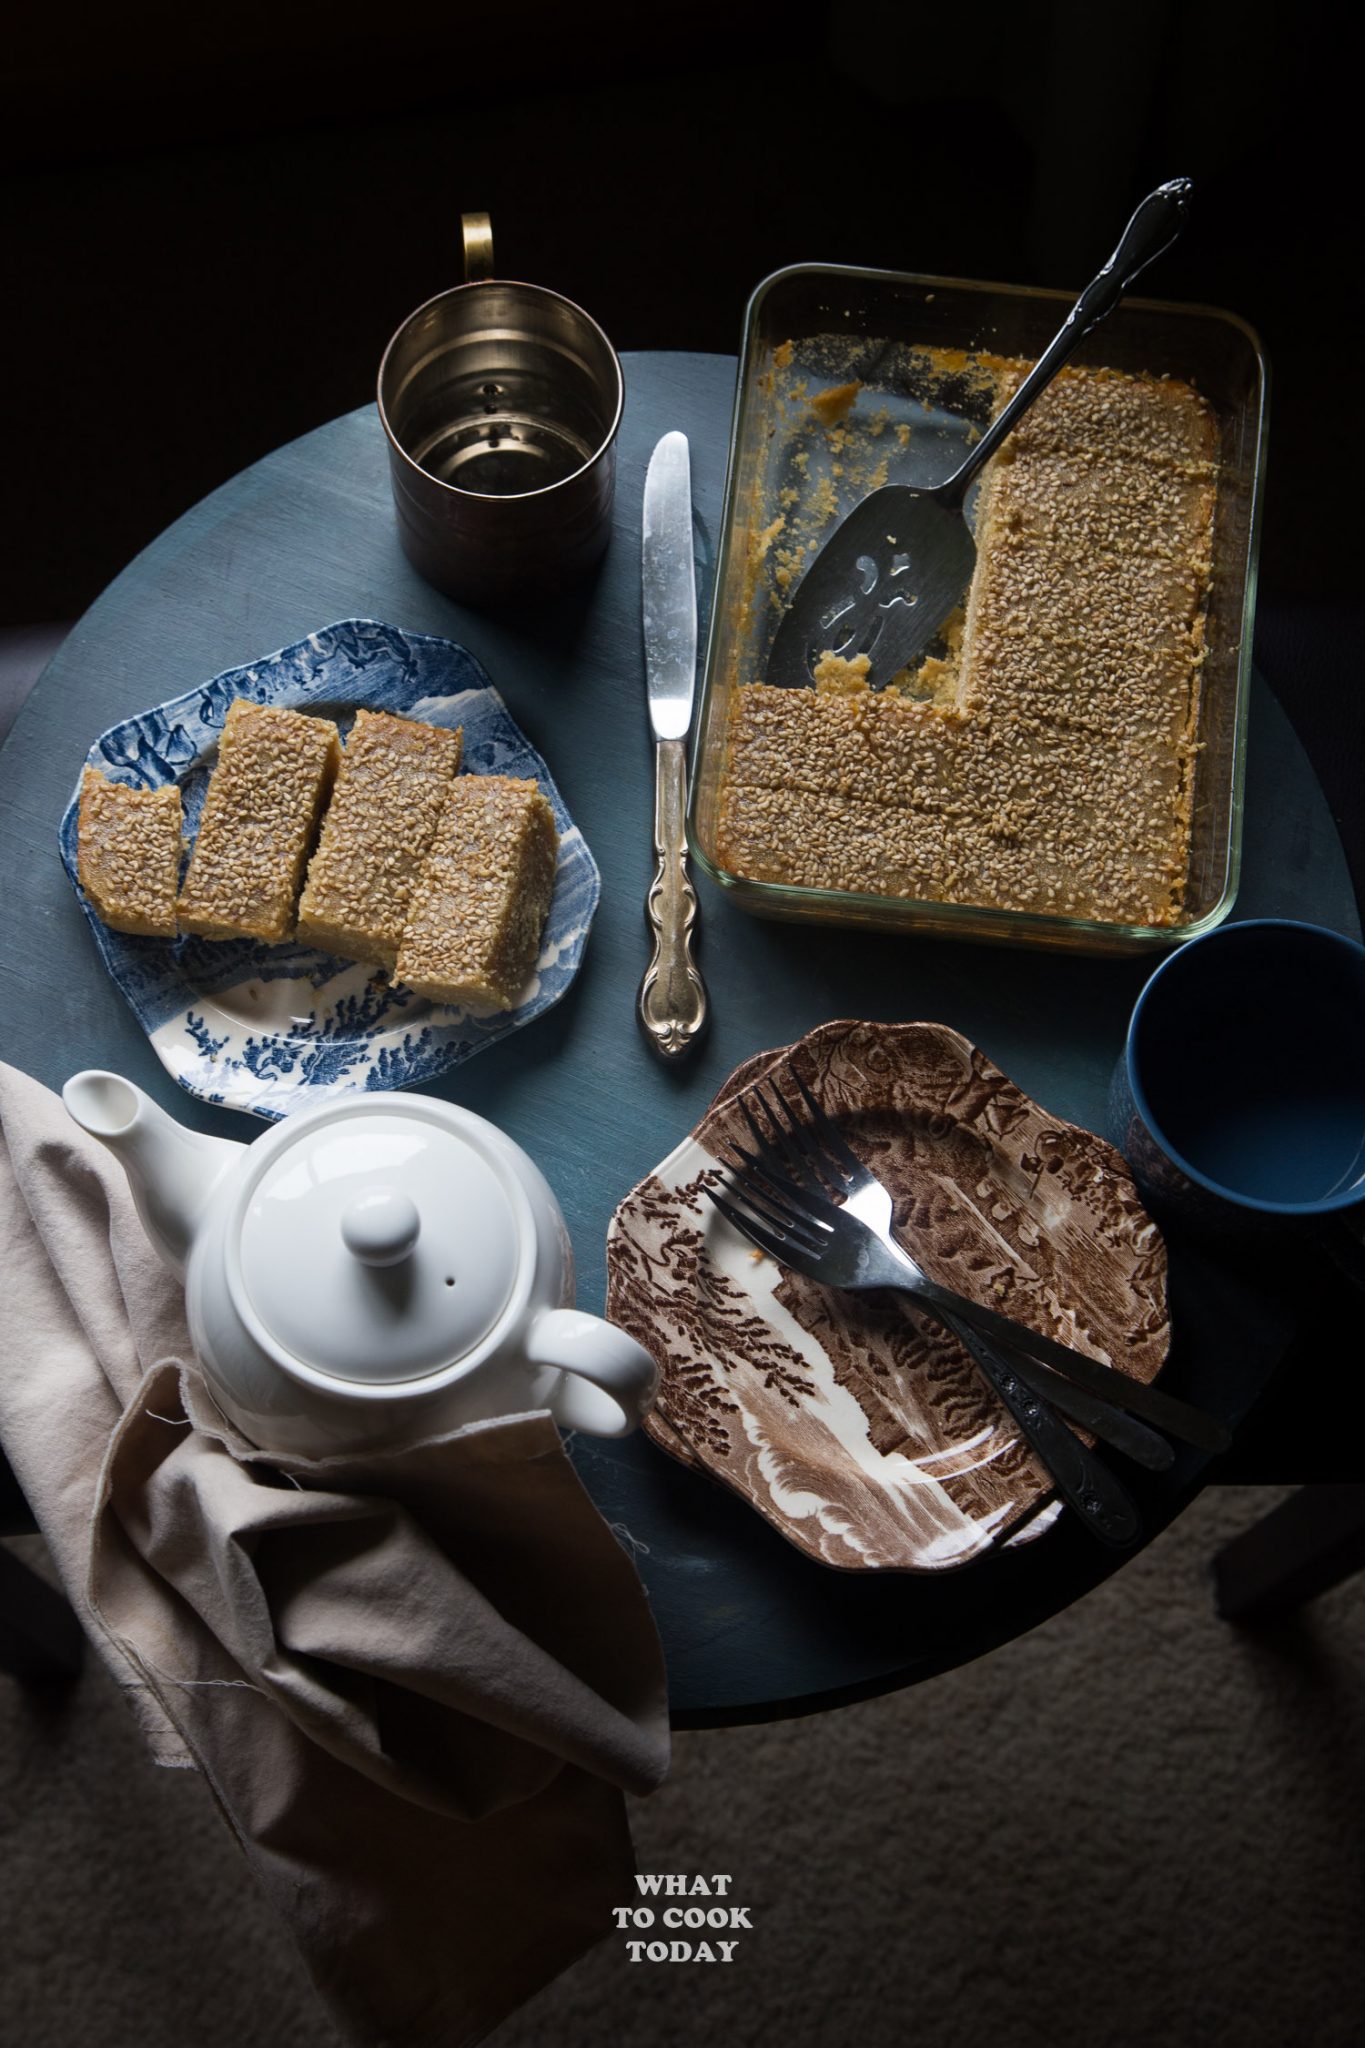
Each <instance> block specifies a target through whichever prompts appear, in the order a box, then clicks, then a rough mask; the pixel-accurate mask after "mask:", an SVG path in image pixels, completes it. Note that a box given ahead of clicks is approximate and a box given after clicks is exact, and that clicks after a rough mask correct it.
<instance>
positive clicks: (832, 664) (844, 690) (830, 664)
mask: <svg viewBox="0 0 1365 2048" xmlns="http://www.w3.org/2000/svg"><path fill="white" fill-rule="evenodd" d="M871 670H872V663H871V661H870V660H869V658H868V656H867V655H865V654H855V655H852V656H850V657H847V658H846V657H845V656H844V655H842V654H831V653H830V652H829V651H828V650H826V652H825V653H824V654H822V655H821V656H820V659H819V660H818V661H817V662H816V664H815V668H814V670H813V674H814V677H815V687H816V689H817V690H823V691H826V692H830V693H832V694H834V695H836V696H840V695H842V696H849V695H851V694H852V692H853V691H855V690H866V689H868V688H869V687H870V685H869V683H868V680H867V679H868V676H869V674H870V673H871Z"/></svg>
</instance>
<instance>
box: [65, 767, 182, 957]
mask: <svg viewBox="0 0 1365 2048" xmlns="http://www.w3.org/2000/svg"><path fill="white" fill-rule="evenodd" d="M181 822H182V821H181V808H180V791H179V790H178V789H177V787H176V785H175V784H174V783H173V782H172V783H167V784H166V785H165V787H164V788H161V789H130V788H129V787H128V785H127V784H126V783H123V782H110V781H108V780H107V778H106V777H105V776H103V775H101V774H100V772H99V770H98V768H89V767H87V768H86V769H85V770H84V771H83V773H82V775H81V803H80V812H79V818H78V823H77V849H78V853H77V858H78V873H79V876H80V884H81V887H82V889H84V891H85V893H86V895H87V896H88V897H89V899H90V902H91V903H92V904H93V906H94V908H95V912H96V914H97V915H98V916H99V917H102V918H103V920H104V922H105V923H106V924H107V925H109V926H111V927H112V929H113V930H114V931H116V932H130V933H132V934H134V935H135V936H137V937H141V938H154V939H173V938H174V937H175V892H176V890H177V888H178V887H179V883H180V854H181V842H180V832H181Z"/></svg>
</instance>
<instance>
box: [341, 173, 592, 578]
mask: <svg viewBox="0 0 1365 2048" xmlns="http://www.w3.org/2000/svg"><path fill="white" fill-rule="evenodd" d="M462 226H463V230H464V246H465V275H466V280H467V281H466V282H465V283H464V284H462V285H456V286H455V287H454V289H453V290H451V291H447V292H441V293H440V294H439V296H438V297H436V298H434V299H428V300H427V303H426V304H425V305H424V306H419V307H418V309H417V311H416V312H415V313H411V314H409V316H408V318H407V319H406V320H405V321H404V322H403V324H402V326H401V327H400V328H399V329H398V332H397V333H396V334H395V335H394V337H393V339H392V341H391V342H390V343H389V345H388V347H387V349H386V350H385V351H384V360H383V362H382V363H381V364H380V366H379V417H380V420H381V422H382V424H383V428H384V432H385V434H386V435H387V436H388V442H389V470H390V474H391V477H392V481H393V497H394V504H395V505H396V507H397V510H398V534H399V539H400V540H401V541H402V544H403V550H404V553H405V554H406V555H407V557H408V559H409V561H410V562H411V563H412V564H413V567H414V568H415V569H417V570H418V571H419V572H420V574H421V575H423V576H425V577H426V579H427V581H428V582H429V583H434V584H435V585H436V587H437V589H438V590H443V591H445V592H446V593H447V595H449V596H451V597H455V598H459V599H460V600H461V601H462V602H464V603H466V604H475V605H492V604H499V603H502V602H504V601H505V600H507V599H509V598H514V597H527V596H530V595H537V596H538V595H542V594H544V595H549V594H552V593H553V592H555V591H557V590H560V589H562V588H563V587H564V586H565V585H566V584H568V583H570V582H572V581H573V579H574V578H575V577H576V576H578V575H580V574H581V573H582V571H583V570H585V569H587V568H589V567H590V566H591V564H592V563H593V562H595V561H596V560H597V558H598V556H599V555H600V554H601V553H602V550H603V549H604V548H605V546H606V544H607V538H608V535H609V534H610V531H611V497H612V490H613V487H614V485H615V481H616V432H617V429H618V427H619V426H620V423H621V410H622V406H623V404H624V402H625V383H624V380H623V378H622V375H621V363H620V359H619V357H618V356H617V354H616V351H615V349H614V348H613V347H612V345H611V343H610V342H609V341H608V340H607V337H606V335H605V334H603V332H602V330H601V328H600V327H599V326H598V325H597V322H596V321H595V320H592V319H590V318H589V317H588V315H587V314H586V313H585V312H583V310H582V309H581V307H578V306H575V305H574V304H573V302H572V300H570V299H565V298H561V297H560V295H559V293H558V292H551V291H546V290H545V289H544V288H543V286H540V285H533V284H511V283H508V282H506V281H505V280H504V279H501V278H494V277H491V276H489V275H488V274H487V273H488V272H489V271H490V270H491V268H492V262H493V239H492V232H491V229H490V227H489V223H488V216H487V214H465V215H464V216H463V219H462Z"/></svg>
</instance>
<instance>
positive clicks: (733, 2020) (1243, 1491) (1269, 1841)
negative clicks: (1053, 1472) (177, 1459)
mask: <svg viewBox="0 0 1365 2048" xmlns="http://www.w3.org/2000/svg"><path fill="white" fill-rule="evenodd" d="M1282 1493H1283V1489H1278V1488H1265V1487H1256V1488H1240V1487H1239V1488H1229V1489H1224V1490H1220V1491H1216V1492H1210V1493H1207V1494H1205V1495H1204V1496H1203V1497H1202V1498H1201V1500H1200V1501H1199V1502H1197V1503H1196V1505H1195V1506H1194V1507H1193V1508H1192V1509H1191V1510H1190V1512H1189V1513H1188V1514H1187V1515H1185V1516H1184V1517H1183V1519H1182V1520H1181V1521H1180V1522H1179V1523H1178V1524H1177V1525H1176V1526H1175V1528H1173V1529H1172V1530H1170V1531H1168V1532H1167V1534H1166V1535H1165V1536H1164V1537H1163V1538H1162V1539H1161V1540H1160V1541H1158V1542H1157V1543H1155V1544H1154V1545H1153V1546H1152V1547H1151V1548H1150V1549H1149V1550H1148V1551H1146V1552H1145V1553H1144V1554H1143V1555H1142V1556H1141V1557H1140V1558H1138V1559H1136V1560H1135V1561H1134V1563H1133V1564H1131V1565H1130V1566H1129V1567H1127V1568H1126V1569H1125V1570H1124V1571H1123V1572H1122V1573H1121V1574H1120V1575H1119V1576H1118V1577H1117V1578H1115V1579H1114V1580H1112V1581H1111V1582H1110V1583H1109V1584H1108V1585H1106V1586H1104V1587H1102V1588H1101V1589H1100V1590H1099V1591H1098V1592H1096V1593H1095V1594H1093V1595H1092V1596H1091V1597H1090V1599H1088V1600H1086V1601H1084V1602H1082V1603H1081V1604H1080V1605H1079V1606H1077V1607H1075V1608H1073V1609H1071V1610H1070V1611H1069V1612H1068V1613H1066V1614H1063V1615H1060V1616H1059V1617H1057V1618H1056V1619H1055V1620H1054V1621H1052V1622H1050V1623H1049V1624H1048V1625H1047V1626H1046V1627H1044V1628H1042V1629H1039V1630H1038V1631H1037V1632H1036V1633H1034V1634H1033V1635H1031V1636H1028V1637H1026V1638H1024V1639H1023V1640H1022V1641H1020V1642H1017V1643H1014V1644H1012V1645H1010V1646H1009V1647H1008V1648H1006V1649H1004V1650H1002V1651H999V1652H997V1653H996V1654H995V1655H994V1656H991V1657H989V1658H987V1659H985V1660H983V1661H982V1662H980V1663H978V1664H975V1665H971V1666H968V1667H967V1668H966V1669H964V1670H962V1671H959V1672H956V1673H952V1674H950V1675H949V1676H947V1677H945V1678H941V1679H938V1680H936V1681H934V1682H932V1683H931V1684H928V1685H924V1686H921V1687H919V1688H917V1689H916V1690H914V1691H912V1692H909V1693H904V1694H901V1695H898V1696H894V1697H891V1698H888V1699H883V1700H877V1701H872V1702H869V1703H867V1704H865V1705H861V1706H857V1707H851V1708H847V1709H845V1710H843V1711H842V1712H839V1713H833V1714H826V1715H823V1716H820V1717H818V1718H815V1719H812V1720H806V1721H794V1722H786V1723H782V1724H778V1725H775V1726H771V1727H767V1728H749V1729H740V1730H734V1731H724V1732H720V1733H711V1734H693V1735H686V1736H683V1737H681V1738H680V1739H679V1741H678V1745H677V1755H676V1762H675V1768H674V1772H673V1775H672V1778H671V1779H670V1781H669V1783H668V1784H667V1785H666V1786H665V1787H664V1789H663V1790H662V1791H661V1792H660V1793H659V1794H658V1795H657V1796H656V1797H655V1798H654V1799H653V1800H651V1801H649V1802H644V1803H640V1804H638V1805H637V1806H636V1807H635V1809H634V1825H635V1832H636V1841H637V1846H638V1849H639V1856H640V1864H641V1868H642V1869H644V1870H647V1871H680V1872H688V1873H698V1872H699V1873H704V1874H705V1873H715V1872H724V1873H726V1874H729V1875H730V1876H731V1877H732V1879H733V1885H732V1888H731V1892H730V1897H731V1899H732V1900H733V1901H734V1902H736V1903H738V1904H742V1905H746V1906H747V1907H748V1908H749V1909H750V1917H751V1919H752V1921H753V1930H752V1932H750V1933H745V1934H741V1935H740V1937H739V1944H740V1945H739V1947H738V1949H737V1950H736V1952H735V1957H734V1960H733V1962H731V1963H730V1964H728V1965H724V1966H722V1965H720V1964H716V1965H712V1966H709V1967H708V1966H705V1965H701V1966H698V1965H696V1964H690V1965H663V1964H653V1965H651V1964H649V1963H647V1962H641V1963H638V1964H632V1963H630V1962H629V1961H628V1959H627V1955H626V1950H625V1941H626V1939H627V1937H626V1936H625V1935H624V1934H617V1933H616V1932H614V1931H612V1932H610V1933H609V1935H608V1938H607V1939H606V1940H605V1941H604V1943H603V1945H602V1946H601V1947H600V1948H599V1949H598V1950H597V1951H596V1952H595V1953H594V1954H593V1955H591V1956H590V1957H588V1958H587V1959H586V1960H585V1961H584V1962H582V1963H581V1964H580V1965H579V1966H578V1968H577V1969H575V1970H573V1971H571V1972H570V1973H569V1974H568V1975H567V1976H566V1977H564V1978H562V1979H561V1980H560V1981H559V1982H558V1983H556V1984H554V1985H552V1986H551V1987H550V1988H549V1989H548V1990H546V1991H545V1992H543V1993H542V1994H541V1995H540V1996H539V1997H538V1998H537V1999H535V2000H534V2001H533V2002H532V2003H531V2004H530V2005H529V2006H527V2007H526V2008H525V2009H524V2010H523V2011H522V2012H521V2013H519V2014H518V2015H517V2016H516V2018H515V2019H513V2020H512V2021H510V2022H509V2023H508V2024H507V2025H506V2026H505V2027H504V2028H503V2029H501V2030H500V2032H499V2033H498V2034H497V2036H496V2037H495V2041H496V2048H588V2044H594V2048H595V2044H596V2043H598V2042H607V2041H611V2042H612V2043H614V2044H619V2048H711V2044H712V2043H714V2042H717V2041H720V2040H724V2041H725V2042H726V2043H727V2048H747V2044H758V2043H763V2044H765V2048H767V2044H780V2048H817V2044H819V2048H826V2044H838V2048H842V2044H844V2043H849V2044H853V2043H858V2044H860V2048H864V2044H865V2048H880V2044H881V2043H888V2044H890V2043H892V2042H896V2043H900V2042H908V2043H914V2044H916V2048H950V2044H951V2048H987V2044H989V2048H1035V2044H1037V2048H1044V2044H1046V2048H1138V2044H1142V2048H1148V2044H1163V2048H1164V2044H1177V2048H1183V2044H1185V2043H1190V2044H1194V2043H1199V2044H1201V2048H1204V2044H1208V2048H1223V2044H1227V2048H1232V2044H1236V2048H1262V2044H1266V2048H1299V2044H1307V2043H1310V2042H1311V2043H1313V2044H1314V2048H1347V2044H1350V2048H1356V2044H1358V2043H1359V2042H1360V2041H1361V2040H1362V2039H1365V1942H1363V1941H1362V1940H1361V1935H1362V1932H1365V1828H1363V1827H1362V1821H1363V1820H1365V1581H1356V1582H1354V1583H1349V1582H1348V1583H1347V1584H1346V1585H1345V1586H1343V1587H1341V1588H1339V1589H1338V1590H1337V1591H1335V1592H1334V1593H1331V1594H1329V1595H1327V1596H1325V1597H1324V1598H1323V1599H1322V1600H1320V1601H1318V1602H1317V1603H1315V1604H1314V1605H1313V1606H1311V1607H1309V1608H1308V1609H1306V1610H1305V1611H1304V1614H1303V1615H1302V1617H1301V1618H1300V1619H1299V1621H1297V1622H1296V1623H1295V1624H1294V1625H1293V1626H1287V1627H1285V1628H1282V1629H1279V1630H1277V1631H1275V1632H1274V1633H1273V1634H1261V1635H1257V1636H1252V1635H1250V1634H1246V1633H1241V1632H1238V1631H1235V1630H1233V1629H1230V1628H1229V1627H1228V1626H1227V1625H1226V1624H1224V1623H1222V1622H1219V1621H1218V1620H1217V1619H1216V1618H1215V1616H1214V1614H1213V1609H1212V1602H1211V1597H1210V1586H1209V1577H1208V1561H1209V1558H1210V1556H1211V1554H1212V1552H1213V1551H1214V1550H1215V1549H1217V1547H1218V1546H1219V1544H1220V1543H1221V1542H1223V1541H1225V1540H1226V1539H1227V1538H1228V1537H1230V1536H1231V1535H1233V1534H1235V1533H1236V1532H1237V1531H1238V1530H1239V1529H1241V1528H1243V1527H1244V1526H1246V1524H1247V1523H1248V1522H1250V1521H1251V1520H1253V1519H1254V1518H1255V1516H1256V1515H1258V1514H1259V1513H1261V1512H1263V1511H1264V1510H1265V1509H1266V1508H1267V1507H1268V1506H1270V1505H1272V1504H1273V1503H1274V1501H1275V1500H1277V1499H1279V1498H1281V1497H1282ZM622 1903H623V1904H625V1903H626V1901H624V1900H623V1901H622ZM694 1938H696V1937H694ZM0 2040H3V2042H4V2044H5V2048H11V2044H13V2048H56V2044H58V2043H60V2044H62V2048H188V2044H192V2048H286V2044H287V2048H335V2037H334V2035H333V2033H332V2031H331V2029H330V2027H329V2026H328V2024H327V2023H326V2021H325V2020H324V2019H323V2017H322V2016H321V2014H320V2011H319V2009H318V2007H317V2006H316V2004H315V2003H314V2001H313V1998H312V1995H311V1993H310V1990H309V1987H308V1984H307V1982H306V1980H305V1978H304V1975H303V1972H302V1969H301V1967H300V1965H299V1964H298V1962H297V1961H296V1959H295V1956H294V1954H293V1951H292V1949H291V1947H290V1945H289V1943H288V1940H287V1939H286V1937H285V1936H284V1935H283V1934H282V1932H281V1930H280V1929H279V1927H278V1926H277V1925H276V1924H275V1923H274V1921H273V1920H272V1918H271V1916H270V1915H269V1914H268V1913H267V1912H266V1910H265V1907H264V1906H263V1904H262V1903H261V1901H260V1900H259V1898H258V1897H257V1896H256V1895H255V1893H254V1891H253V1889H252V1887H251V1885H250V1881H249V1879H248V1878H247V1877H246V1874H245V1872H244V1870H243V1869H242V1867H241V1866H240V1864H239V1862H238V1860H237V1854H236V1851H235V1849H234V1848H233V1847H232V1845H231V1843H230V1842H229V1840H228V1838H227V1836H226V1834H225V1833H224V1832H223V1830H222V1829H221V1827H220V1824H219V1822H218V1820H217V1818H216V1816H215V1815H214V1813H213V1812H212V1810H211V1808H210V1805H209V1802H208V1799H207V1796H206V1795H205V1793H204V1790H203V1788H202V1786H200V1785H199V1784H198V1782H197V1781H196V1780H195V1779H194V1778H192V1777H190V1776H189V1775H188V1774H185V1773H172V1772H164V1771H156V1770H154V1769H153V1768H152V1767H151V1766H150V1765H149V1764H147V1763H146V1762H145V1760H144V1758H143V1756H142V1754H141V1751H140V1747H139V1738H138V1736H137V1734H136V1732H135V1730H134V1728H133V1726H132V1723H131V1721H129V1720H128V1719H127V1717H126V1715H125V1713H124V1710H123V1708H122V1706H121V1705H120V1703H119V1702H118V1701H117V1699H116V1698H115V1697H114V1696H113V1693H112V1689H111V1687H110V1685H109V1684H108V1682H107V1681H106V1680H105V1679H104V1677H103V1675H102V1673H100V1672H99V1671H97V1670H95V1669H90V1670H88V1671H87V1672H86V1674H85V1676H84V1677H83V1678H82V1679H81V1681H80V1683H79V1684H78V1685H77V1686H76V1687H75V1688H74V1690H73V1691H72V1692H71V1693H70V1694H69V1696H68V1697H67V1698H66V1700H65V1702H64V1703H61V1704H57V1703H54V1702H51V1701H41V1700H38V1699H35V1698H33V1697H32V1696H25V1695H24V1694H23V1693H21V1691H20V1690H19V1689H18V1688H17V1687H15V1686H14V1685H12V1684H10V1683H9V1682H8V1681H0Z"/></svg>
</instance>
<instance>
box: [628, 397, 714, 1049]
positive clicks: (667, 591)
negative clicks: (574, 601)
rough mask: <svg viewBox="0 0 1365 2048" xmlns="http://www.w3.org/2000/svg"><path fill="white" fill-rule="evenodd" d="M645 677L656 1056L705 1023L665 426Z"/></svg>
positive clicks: (654, 510)
mask: <svg viewBox="0 0 1365 2048" xmlns="http://www.w3.org/2000/svg"><path fill="white" fill-rule="evenodd" d="M640 582H641V594H642V599H643V609H644V633H645V678H646V682H647V684H648V689H649V722H650V726H651V729H652V730H653V733H654V852H655V856H656V860H657V867H656V870H655V875H654V881H653V883H652V885H651V887H650V891H649V897H648V900H647V902H646V905H645V914H646V916H647V918H648V919H649V923H650V927H651V929H652V930H653V933H654V953H653V957H652V958H651V960H650V963H649V965H648V967H647V968H646V969H645V975H644V980H643V981H642V982H641V983H640V996H639V1014H640V1023H641V1025H642V1026H643V1028H644V1031H645V1033H646V1035H647V1037H648V1039H649V1042H650V1044H651V1045H652V1046H653V1047H654V1050H655V1051H656V1052H657V1053H658V1054H659V1055H660V1056H661V1057H662V1058H664V1059H668V1060H675V1059H680V1058H681V1057H682V1056H683V1055H684V1054H685V1053H686V1052H688V1051H689V1050H690V1048H691V1047H692V1046H693V1045H695V1044H696V1042H697V1040H698V1038H700V1036H701V1034H702V1031H703V1030H704V1029H705V1026H706V1015H707V1002H706V988H705V984H704V983H703V981H702V978H701V975H700V974H699V973H698V972H697V967H696V963H695V961H694V960H693V958H692V935H693V932H694V930H695V928H696V922H697V895H696V891H695V889H694V888H693V887H692V878H691V876H690V875H689V874H688V872H687V837H686V831H685V828H684V822H683V821H684V817H685V814H686V811H687V734H688V728H689V727H690V725H691V723H692V692H693V687H694V685H695V682H696V675H697V586H696V577H695V573H694V570H693V565H692V469H691V463H690V460H689V456H688V447H687V436H686V434H678V433H673V434H665V435H664V437H663V439H662V440H661V441H660V442H659V444H658V446H657V447H656V448H655V450H654V453H653V454H652V455H651V456H650V458H649V470H648V473H647V474H646V477H645V510H644V545H643V550H642V554H641V571H640Z"/></svg>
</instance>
